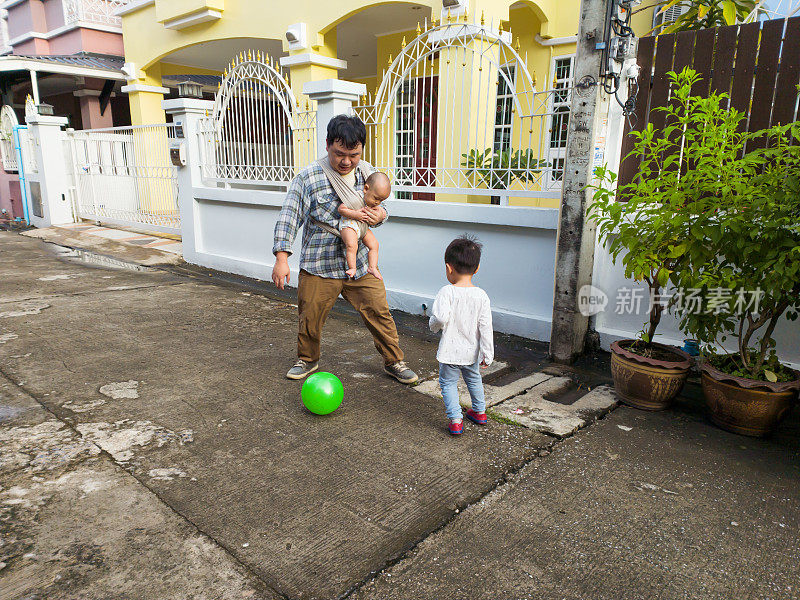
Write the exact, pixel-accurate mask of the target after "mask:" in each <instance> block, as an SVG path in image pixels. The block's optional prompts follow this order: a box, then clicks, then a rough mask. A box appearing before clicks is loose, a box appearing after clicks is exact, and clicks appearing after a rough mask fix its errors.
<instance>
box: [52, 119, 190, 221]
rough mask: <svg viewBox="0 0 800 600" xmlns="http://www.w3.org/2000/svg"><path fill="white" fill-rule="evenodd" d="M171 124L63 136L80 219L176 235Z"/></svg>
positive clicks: (174, 168) (110, 129)
mask: <svg viewBox="0 0 800 600" xmlns="http://www.w3.org/2000/svg"><path fill="white" fill-rule="evenodd" d="M175 128H176V126H175V125H173V124H165V125H144V126H136V127H114V128H109V129H93V130H84V131H74V132H70V133H68V134H67V138H66V144H67V148H66V150H67V152H68V156H69V157H70V158H71V160H70V161H68V164H71V165H72V172H73V174H74V177H75V189H76V193H77V208H78V213H79V215H80V217H81V218H85V219H93V220H98V221H104V222H108V223H113V224H121V225H129V226H143V225H146V226H147V227H148V228H149V229H155V230H159V231H167V232H178V233H179V232H180V225H181V220H180V212H179V210H178V188H177V167H175V166H173V165H172V163H171V161H170V157H169V140H170V139H171V138H174V137H175Z"/></svg>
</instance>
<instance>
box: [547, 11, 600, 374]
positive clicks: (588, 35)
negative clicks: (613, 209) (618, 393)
mask: <svg viewBox="0 0 800 600" xmlns="http://www.w3.org/2000/svg"><path fill="white" fill-rule="evenodd" d="M612 1H613V0H582V2H581V16H580V26H579V28H578V47H577V50H576V53H575V66H574V71H573V72H574V74H575V79H574V81H575V85H576V87H575V89H574V90H573V94H572V106H571V111H570V116H569V132H568V137H567V153H566V160H565V163H564V191H563V192H562V196H561V210H560V212H559V225H558V242H557V246H556V277H555V292H554V298H553V323H552V329H551V331H550V355H551V357H552V358H553V360H555V361H557V362H563V363H569V362H572V361H573V360H574V359H575V358H576V357H577V356H578V355H579V354H580V353H581V352H582V351H583V346H584V338H585V337H586V330H587V328H588V326H589V317H584V316H583V315H581V313H580V312H579V311H578V290H580V288H581V287H582V286H583V285H586V284H590V283H591V282H592V266H593V261H594V243H595V226H594V224H592V223H590V222H589V219H587V215H586V210H587V208H588V205H589V200H590V198H591V193H590V192H591V190H588V191H587V189H586V186H587V185H588V184H589V183H591V181H592V171H593V169H594V165H593V156H592V155H593V150H594V139H595V131H596V129H597V121H598V107H599V106H600V104H601V102H600V93H601V89H602V87H601V86H600V85H597V84H598V83H599V74H600V67H601V61H602V57H603V51H602V50H601V49H598V48H597V45H598V44H601V43H602V42H603V33H604V31H605V28H606V20H607V9H608V3H609V2H612Z"/></svg>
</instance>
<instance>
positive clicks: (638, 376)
mask: <svg viewBox="0 0 800 600" xmlns="http://www.w3.org/2000/svg"><path fill="white" fill-rule="evenodd" d="M634 342H635V340H620V341H619V342H614V343H613V344H611V375H612V376H613V378H614V388H615V389H616V391H617V394H618V395H619V397H620V400H622V401H623V402H624V403H625V404H627V405H629V406H633V407H634V408H640V409H642V410H664V409H665V408H667V407H668V406H669V405H670V404H671V403H672V401H673V400H674V399H675V397H676V396H677V395H678V394H679V393H680V391H681V390H682V389H683V384H684V383H685V382H686V377H687V376H688V375H689V369H690V368H691V366H692V357H691V356H689V355H688V354H686V352H684V351H683V350H679V349H678V348H675V347H673V346H665V345H664V344H656V343H654V344H653V346H654V347H656V348H659V349H661V350H665V351H667V352H669V353H671V354H673V355H674V356H675V360H674V361H669V360H657V359H654V358H647V357H645V356H640V355H639V354H636V353H634V352H630V351H629V350H628V349H627V348H628V347H629V346H630V345H631V344H633V343H634Z"/></svg>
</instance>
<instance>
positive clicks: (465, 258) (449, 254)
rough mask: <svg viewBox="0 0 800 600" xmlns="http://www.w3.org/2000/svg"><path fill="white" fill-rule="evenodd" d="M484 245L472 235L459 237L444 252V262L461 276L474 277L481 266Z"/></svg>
mask: <svg viewBox="0 0 800 600" xmlns="http://www.w3.org/2000/svg"><path fill="white" fill-rule="evenodd" d="M482 247H483V246H482V244H481V243H480V242H479V241H478V239H477V238H476V237H474V236H472V235H469V234H466V233H465V234H464V235H462V236H461V237H457V238H456V239H454V240H453V241H452V242H450V245H449V246H448V247H447V250H445V251H444V262H446V263H447V264H448V265H450V266H451V267H453V269H455V271H456V273H458V274H459V275H472V274H473V273H475V271H477V270H478V267H479V266H480V264H481V248H482Z"/></svg>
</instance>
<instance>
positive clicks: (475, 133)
mask: <svg viewBox="0 0 800 600" xmlns="http://www.w3.org/2000/svg"><path fill="white" fill-rule="evenodd" d="M465 19H466V17H465ZM511 44H512V37H511V34H510V33H508V32H503V31H502V28H499V29H494V28H492V27H491V26H487V25H486V24H485V23H484V22H483V18H481V21H480V23H477V22H471V23H470V22H466V21H464V20H462V21H458V20H456V19H450V18H449V17H448V19H447V20H446V21H445V22H442V23H441V24H438V25H437V24H436V23H435V22H434V23H433V27H431V28H429V27H428V25H427V23H426V25H425V27H424V28H422V27H420V26H418V27H417V35H416V37H415V38H414V39H413V40H411V42H410V43H408V44H407V43H406V40H405V38H404V39H403V42H402V45H401V48H400V49H399V50H400V53H399V54H398V56H397V58H395V59H394V60H392V59H391V56H390V58H389V61H390V62H389V65H388V68H387V69H386V70H385V71H384V73H383V78H382V81H381V84H380V87H379V88H378V92H377V95H376V97H375V99H374V100H373V99H372V98H371V96H370V97H369V98H367V99H364V102H363V103H362V104H360V105H358V106H356V107H354V108H353V112H354V113H355V114H356V115H358V116H359V117H360V118H361V119H362V120H363V121H364V122H365V124H366V125H367V131H368V135H367V138H368V141H367V147H366V148H365V151H364V155H365V156H364V157H365V159H366V160H368V161H369V162H371V163H372V164H373V165H374V166H376V167H377V168H379V169H381V170H383V171H386V172H387V173H388V174H389V176H390V178H391V179H392V181H393V186H394V190H395V192H396V195H397V197H399V198H406V199H416V200H434V199H437V200H447V199H455V198H453V196H452V195H459V196H462V197H463V195H473V196H489V197H491V198H492V200H491V201H492V202H493V203H507V201H508V198H509V197H523V198H559V197H560V185H559V186H558V188H559V189H554V186H553V185H552V182H554V181H557V182H560V180H561V176H560V172H559V171H560V169H562V168H563V162H561V163H558V164H553V163H552V162H550V161H549V160H548V158H549V155H550V153H549V149H548V145H549V141H548V140H549V138H550V135H549V129H550V128H551V127H552V125H553V123H552V121H553V115H554V112H553V110H554V109H553V107H554V103H553V95H554V93H556V92H558V93H561V94H563V93H564V92H566V93H569V89H567V90H564V89H563V88H561V89H559V90H552V89H547V82H546V81H545V91H537V89H536V82H535V81H534V79H533V78H532V77H531V75H530V73H529V71H528V67H527V59H523V58H522V57H521V56H520V55H519V53H518V52H517V50H515V49H514V47H512V45H511ZM518 47H519V42H518V41H517V48H518ZM448 196H450V197H449V198H448Z"/></svg>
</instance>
